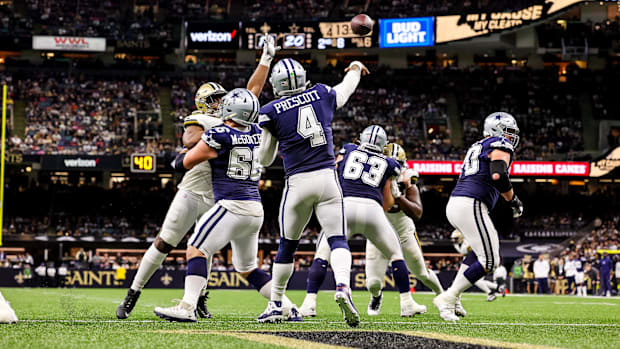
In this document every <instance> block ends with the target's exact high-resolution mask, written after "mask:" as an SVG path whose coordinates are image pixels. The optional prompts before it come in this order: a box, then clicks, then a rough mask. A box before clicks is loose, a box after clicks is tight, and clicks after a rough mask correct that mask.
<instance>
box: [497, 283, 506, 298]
mask: <svg viewBox="0 0 620 349" xmlns="http://www.w3.org/2000/svg"><path fill="white" fill-rule="evenodd" d="M497 292H499V293H501V294H502V297H506V286H504V285H501V286H499V287H498V288H497Z"/></svg>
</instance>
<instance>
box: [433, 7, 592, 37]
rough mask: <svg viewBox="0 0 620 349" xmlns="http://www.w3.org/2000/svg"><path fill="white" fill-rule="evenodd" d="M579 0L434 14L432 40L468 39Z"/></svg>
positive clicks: (528, 20)
mask: <svg viewBox="0 0 620 349" xmlns="http://www.w3.org/2000/svg"><path fill="white" fill-rule="evenodd" d="M580 2H584V1H583V0H538V1H532V3H531V5H529V6H527V7H525V8H522V9H519V10H515V11H506V12H475V13H466V14H462V15H455V16H437V20H436V23H437V27H436V31H437V39H436V41H435V42H436V43H438V44H439V43H444V42H448V41H455V40H463V39H469V38H473V37H476V36H481V35H487V34H493V33H497V32H500V31H503V30H508V29H515V28H517V27H519V26H522V25H527V24H530V23H533V22H535V21H538V20H541V19H544V18H546V17H548V16H551V15H553V14H554V13H557V12H558V11H560V10H563V9H566V8H568V7H570V6H572V5H575V4H577V3H580Z"/></svg>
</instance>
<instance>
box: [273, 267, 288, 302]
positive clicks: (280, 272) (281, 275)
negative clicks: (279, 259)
mask: <svg viewBox="0 0 620 349" xmlns="http://www.w3.org/2000/svg"><path fill="white" fill-rule="evenodd" d="M272 274H273V275H272V277H271V295H270V297H271V300H272V301H282V298H283V296H284V291H286V284H287V283H288V280H289V279H290V278H291V275H292V274H293V263H273V271H272Z"/></svg>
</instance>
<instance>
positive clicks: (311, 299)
mask: <svg viewBox="0 0 620 349" xmlns="http://www.w3.org/2000/svg"><path fill="white" fill-rule="evenodd" d="M316 295H317V294H316V293H306V299H304V303H306V302H312V304H316Z"/></svg>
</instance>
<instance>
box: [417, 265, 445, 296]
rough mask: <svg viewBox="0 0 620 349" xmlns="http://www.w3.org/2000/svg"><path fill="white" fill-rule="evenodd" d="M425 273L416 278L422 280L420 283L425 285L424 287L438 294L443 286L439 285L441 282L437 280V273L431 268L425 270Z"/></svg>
mask: <svg viewBox="0 0 620 349" xmlns="http://www.w3.org/2000/svg"><path fill="white" fill-rule="evenodd" d="M426 275H427V276H426V277H423V278H422V277H418V279H420V281H422V283H423V284H424V285H426V287H428V288H430V289H431V290H433V292H435V294H440V293H441V292H443V287H442V286H441V282H440V281H439V278H438V277H437V274H435V272H434V271H432V270H427V274H426Z"/></svg>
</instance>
